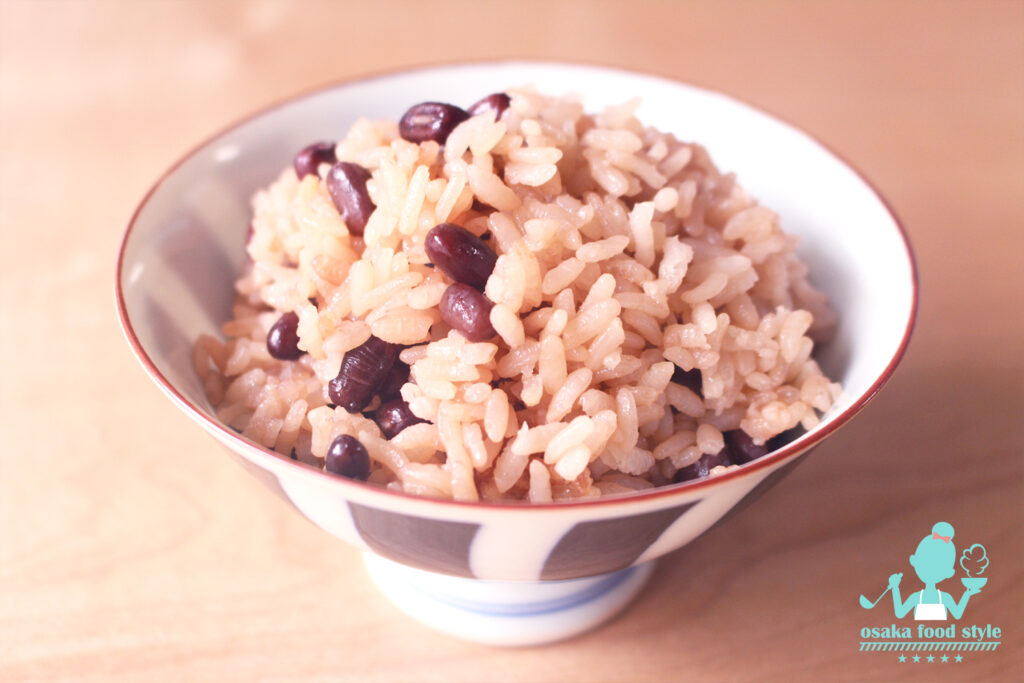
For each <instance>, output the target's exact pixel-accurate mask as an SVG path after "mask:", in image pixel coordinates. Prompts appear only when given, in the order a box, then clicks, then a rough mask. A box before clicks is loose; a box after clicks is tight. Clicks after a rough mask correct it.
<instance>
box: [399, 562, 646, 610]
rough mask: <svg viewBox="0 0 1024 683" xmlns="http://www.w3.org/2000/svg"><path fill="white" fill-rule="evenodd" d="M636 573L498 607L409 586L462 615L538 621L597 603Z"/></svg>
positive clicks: (618, 574)
mask: <svg viewBox="0 0 1024 683" xmlns="http://www.w3.org/2000/svg"><path fill="white" fill-rule="evenodd" d="M637 570H638V569H637V567H630V568H628V569H623V570H621V571H618V572H615V573H613V574H609V575H608V576H606V577H605V578H604V579H602V580H601V581H599V582H597V583H595V584H592V585H590V586H587V587H586V588H584V589H583V590H580V591H577V592H576V593H572V594H570V595H566V596H563V597H560V598H556V599H554V600H541V601H537V602H524V603H516V604H498V603H484V602H473V601H470V600H459V599H457V598H452V597H450V596H442V595H439V594H437V593H435V592H432V591H431V590H429V589H428V588H426V587H424V586H422V585H420V584H418V583H416V582H410V585H411V586H412V587H413V588H415V589H416V590H417V591H419V592H421V593H423V594H425V595H429V596H430V597H431V598H432V599H434V600H437V601H438V602H441V603H444V604H445V605H448V606H449V607H454V608H456V609H459V610H462V611H464V612H471V613H473V614H479V615H482V616H490V617H537V616H543V615H545V614H553V613H555V612H563V611H566V610H570V609H573V608H575V607H579V606H580V605H583V604H586V603H588V602H591V601H592V600H597V599H598V598H600V597H602V596H604V595H606V594H607V593H610V592H611V591H613V590H615V589H616V588H618V587H619V586H620V585H622V584H623V583H624V582H625V581H626V580H627V579H629V578H630V577H631V576H632V575H633V573H634V572H636V571H637Z"/></svg>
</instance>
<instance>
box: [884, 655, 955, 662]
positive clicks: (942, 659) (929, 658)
mask: <svg viewBox="0 0 1024 683" xmlns="http://www.w3.org/2000/svg"><path fill="white" fill-rule="evenodd" d="M925 659H926V661H929V662H934V661H935V659H936V658H935V655H928V656H927V657H926V658H925ZM951 659H952V661H954V662H962V661H964V658H963V655H957V656H956V657H953V658H950V657H949V655H945V654H944V655H942V657H940V658H939V661H940V662H948V661H950V660H951ZM896 660H897V661H899V662H900V663H904V662H907V661H910V660H908V659H907V655H905V654H902V653H901V654H900V656H899V657H897V658H896ZM912 661H914V662H920V661H921V656H920V655H914V656H913V658H912Z"/></svg>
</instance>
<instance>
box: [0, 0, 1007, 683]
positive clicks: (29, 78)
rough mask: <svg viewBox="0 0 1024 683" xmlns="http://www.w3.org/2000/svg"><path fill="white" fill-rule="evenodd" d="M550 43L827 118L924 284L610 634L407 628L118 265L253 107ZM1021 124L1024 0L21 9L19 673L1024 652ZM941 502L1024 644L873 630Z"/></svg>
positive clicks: (8, 468)
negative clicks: (177, 173) (494, 641)
mask: <svg viewBox="0 0 1024 683" xmlns="http://www.w3.org/2000/svg"><path fill="white" fill-rule="evenodd" d="M541 13H544V14H548V15H550V16H548V17H547V18H545V19H544V20H542V21H541V20H538V18H537V16H538V15H539V14H541ZM449 26H450V27H452V28H451V29H449ZM520 56H526V57H541V58H551V59H567V60H573V61H585V62H597V63H602V64H614V65H620V66H625V67H631V68H636V69H640V70H644V71H651V72H655V73H659V74H663V75H667V76H671V77H676V78H679V79H682V80H686V81H690V82H693V83H697V84H700V85H706V86H710V87H714V88H717V89H720V90H722V91H725V92H727V93H731V94H734V95H737V96H739V97H741V98H743V99H745V100H748V101H750V102H752V103H754V104H756V105H759V106H762V107H764V108H766V109H767V110H769V111H771V112H773V113H776V114H778V115H781V116H782V117H783V118H785V119H787V120H789V121H792V122H794V123H796V124H797V125H800V126H802V127H804V128H806V129H807V130H809V131H810V132H812V133H813V134H815V135H816V136H818V137H819V138H820V139H822V140H824V141H825V142H826V143H827V144H829V145H830V146H831V147H833V148H834V149H836V150H837V151H839V152H840V153H841V154H843V155H844V156H845V157H846V158H847V159H849V160H850V161H851V162H852V163H853V164H854V165H855V166H857V167H858V168H860V169H861V170H862V171H864V172H865V174H866V175H867V176H868V177H869V178H871V179H872V180H873V182H874V183H875V184H876V185H877V186H878V187H879V188H880V189H881V191H882V192H883V193H884V194H885V195H886V196H887V198H888V199H889V200H890V201H891V203H892V205H893V207H894V208H895V210H896V212H897V213H898V214H899V215H900V216H901V218H902V219H903V220H904V222H905V224H906V228H907V230H908V232H909V233H910V236H911V238H912V240H913V243H914V246H915V248H916V252H917V256H918V259H919V262H920V266H921V286H922V301H921V312H920V317H919V321H918V327H917V331H916V333H915V337H914V341H913V344H912V346H911V348H910V351H909V354H908V355H907V357H906V360H905V361H904V363H903V365H902V366H901V368H900V370H899V371H898V372H897V374H896V376H895V378H894V379H893V380H892V382H891V383H890V384H889V386H888V387H886V389H885V390H884V391H883V392H882V393H881V394H880V396H879V397H878V398H877V399H876V400H875V401H874V402H873V403H872V404H871V406H870V407H869V408H868V409H867V410H865V411H864V413H863V414H862V415H861V416H860V417H859V418H857V419H856V420H855V421H854V422H853V423H852V424H851V425H850V426H849V427H848V428H846V429H844V430H842V431H841V432H840V433H839V434H838V435H836V436H835V437H834V438H833V439H831V440H829V441H828V442H827V444H826V445H824V446H822V447H821V448H820V449H819V450H818V451H816V452H815V454H814V455H813V456H812V457H811V458H810V459H809V460H808V461H807V462H806V463H805V464H804V465H802V467H801V468H799V469H798V470H797V471H796V472H795V473H794V474H793V475H792V476H791V477H790V478H789V479H788V480H786V481H785V482H784V483H783V484H781V485H780V486H779V487H778V488H776V489H774V490H772V491H770V492H769V493H768V494H767V495H766V496H765V497H764V498H763V499H762V500H761V501H759V502H758V504H757V505H756V506H753V507H752V508H750V509H748V510H747V511H745V512H743V513H742V514H740V515H739V516H737V517H735V518H733V519H731V520H729V521H728V522H727V523H725V524H723V525H721V526H719V527H717V528H715V529H714V530H712V531H711V532H709V533H708V534H706V535H704V536H703V537H701V538H699V539H698V540H696V541H695V542H693V543H691V544H690V545H689V546H687V547H686V548H684V549H682V550H680V551H678V552H676V553H673V554H672V555H670V556H668V557H666V558H664V559H663V560H662V561H661V562H660V563H659V565H658V568H657V571H656V574H655V577H654V580H653V582H652V583H651V585H650V587H649V588H648V589H647V590H646V591H645V592H644V593H643V594H642V595H641V597H640V598H639V599H638V600H637V602H636V603H635V604H634V605H632V606H631V607H630V609H629V610H628V611H627V612H626V613H625V614H623V615H622V616H621V617H620V618H619V619H617V620H616V621H614V622H613V623H611V624H610V625H608V626H606V627H605V628H602V629H600V630H598V631H596V632H593V633H591V634H588V635H586V636H584V637H582V638H579V639H576V640H573V641H570V642H567V643H563V644H556V645H551V646H548V647H543V648H534V649H522V650H501V649H495V648H486V647H480V646H475V645H469V644H464V643H461V642H458V641H454V640H451V639H449V638H447V637H444V636H441V635H438V634H435V633H433V632H431V631H429V630H427V629H426V628H424V627H421V626H419V625H418V624H417V623H415V622H412V621H410V620H408V619H406V618H405V617H404V616H402V615H401V614H400V613H399V612H398V611H397V610H396V609H395V608H394V607H393V606H391V605H390V604H389V603H387V602H386V601H385V600H384V599H382V598H381V597H380V596H379V595H378V594H377V593H376V592H375V590H374V589H373V587H372V586H371V584H370V582H369V580H368V579H367V577H366V575H365V573H364V571H363V569H362V565H361V561H360V557H359V555H358V553H357V552H355V551H354V550H352V549H351V548H349V547H347V546H344V545H342V544H341V543H338V542H336V541H334V540H332V539H331V538H329V537H328V536H327V535H326V534H325V533H323V532H322V531H320V530H319V529H317V528H315V527H313V526H312V525H311V524H309V523H308V522H306V521H305V520H304V519H303V518H301V517H300V516H299V515H298V514H297V513H295V512H293V511H292V510H290V509H287V508H286V507H285V506H284V505H283V504H281V503H280V502H279V501H278V500H277V499H275V498H274V497H273V496H271V495H270V494H269V493H267V492H265V491H264V490H263V489H261V488H260V486H259V485H258V484H257V483H256V482H255V481H254V480H251V479H249V478H248V475H246V474H245V473H244V472H243V471H242V470H240V469H239V468H238V467H237V466H236V465H234V464H233V463H232V462H231V461H230V459H229V458H227V457H226V456H225V455H224V454H223V453H222V452H221V451H220V450H219V449H218V447H216V446H215V445H214V444H213V443H212V442H211V441H210V440H209V439H208V437H206V436H205V435H204V434H203V433H201V431H200V430H199V429H198V428H196V427H194V426H193V425H192V424H191V423H189V422H188V420H187V419H186V418H185V417H184V416H182V415H180V414H179V413H178V412H177V411H176V410H175V409H174V408H173V407H172V406H171V405H170V403H169V402H168V401H167V400H166V399H165V398H164V397H163V396H162V395H161V394H160V393H159V392H158V391H157V390H156V389H155V388H154V386H153V385H152V384H151V383H150V382H149V380H148V379H147V378H146V377H145V376H144V374H143V373H142V371H141V370H140V369H139V367H138V366H137V365H136V363H135V362H134V360H133V359H132V358H131V356H130V354H129V352H128V349H127V345H126V344H125V343H124V342H123V341H122V339H121V338H120V333H119V331H118V329H117V323H116V320H115V316H114V313H113V297H112V288H113V272H114V258H115V254H116V248H117V244H118V242H119V240H120V237H121V234H122V231H123V228H124V226H125V224H126V221H127V219H128V217H129V216H130V214H131V212H132V210H133V208H134V206H135V204H136V203H137V201H138V200H139V199H140V198H141V196H142V195H143V193H144V192H145V190H146V189H147V188H148V187H149V185H150V183H151V182H152V181H153V180H154V179H155V178H156V177H157V175H158V174H159V173H161V172H162V171H163V170H164V169H165V168H166V167H167V166H168V165H170V163H172V162H173V161H174V160H175V159H177V158H178V156H179V155H181V154H182V153H183V152H184V151H185V150H186V149H187V148H188V147H190V146H191V145H192V144H194V143H195V142H197V141H199V140H200V139H202V138H204V137H205V136H207V135H209V134H210V133H212V132H214V131H215V130H218V129H219V128H221V127H223V126H224V125H225V124H227V123H228V122H230V121H233V120H235V119H237V118H239V117H241V116H243V115H245V114H246V113H247V112H249V111H250V110H252V109H254V108H256V107H259V106H263V105H265V104H267V103H269V102H272V101H274V100H277V99H280V98H282V97H285V96H288V95H291V94H293V93H296V92H299V91H303V90H306V89H309V88H311V87H314V86H317V85H319V84H323V83H327V82H331V81H334V80H338V79H343V78H347V77H351V76H355V75H360V74H364V73H368V72H378V71H383V70H389V69H394V68H398V67H403V66H410V65H416V64H421V63H424V62H442V61H451V60H458V59H472V58H476V59H482V58H500V57H520ZM501 85H504V84H498V83H496V84H495V86H496V87H500V86H501ZM1022 123H1024V4H1022V3H1021V2H960V3H956V2H846V3H835V2H814V3H812V2H761V3H757V2H722V3H707V4H690V3H686V4H683V3H670V2H649V3H624V2H621V3H620V2H594V3H587V2H563V3H554V2H550V3H549V2H530V1H524V2H518V3H515V4H512V3H489V2H479V3H471V2H439V1H435V2H431V3H412V2H409V3H405V2H393V1H380V0H378V1H375V2H368V3H347V4H335V3H318V2H301V3H286V2H283V1H282V2H273V1H268V2H258V3H234V2H218V3H201V2H165V1H156V0H151V1H143V2H127V1H126V2H72V1H55V0H49V1H43V0H40V1H36V2H26V1H23V0H4V1H3V2H0V150H2V151H0V235H2V243H0V244H2V246H0V259H2V262H0V278H2V287H0V304H2V306H0V312H2V316H0V320H2V323H0V325H2V327H0V358H2V359H3V375H2V377H0V415H3V416H4V417H3V422H2V428H3V432H2V433H3V436H4V439H5V442H6V443H5V448H4V449H3V451H2V452H0V680H4V681H7V680H12V681H51V680H78V681H120V680H124V681H128V680H130V681H136V680H174V681H177V680H189V681H223V680H269V681H276V680H281V681H285V680H287V681H317V680H359V681H395V680H417V681H478V680H493V681H504V680H507V681H678V680H699V681H823V680H986V681H988V680H1005V681H1011V680H1021V679H1024V653H1022V647H1021V639H1022V637H1024V627H1022V623H1024V622H1022V620H1021V618H1020V617H1021V614H1022V608H1024V588H1022V586H1024V581H1022V579H1024V534H1022V531H1021V530H1022V528H1024V509H1022V500H1024V498H1022V494H1024V458H1022V448H1024V428H1022V420H1021V413H1022V408H1024V391H1022V384H1024V381H1022V378H1024V316H1022V314H1021V311H1022V310H1024V297H1022V292H1024V277H1022V268H1021V261H1022V257H1024V240H1022V233H1024V230H1022V226H1021V216H1022V215H1024V171H1022V169H1024V133H1022V131H1024V126H1022ZM938 519H947V520H948V521H950V522H952V523H954V525H955V526H956V528H957V530H958V532H959V533H961V534H962V535H963V537H964V538H967V537H972V538H973V537H977V538H979V539H984V543H985V544H986V546H987V547H988V548H989V552H990V555H991V557H992V572H991V574H992V578H991V580H990V583H989V585H988V586H987V587H986V589H985V591H984V592H983V593H982V594H981V596H979V597H978V598H976V599H975V600H974V601H972V602H971V605H970V608H969V610H968V615H969V618H967V619H965V621H964V623H979V624H985V623H992V624H997V625H1002V626H1003V628H1004V631H1005V638H1004V643H1003V645H1002V646H1001V647H1000V648H999V649H998V650H997V651H996V652H995V653H989V654H986V655H984V656H982V655H975V656H971V657H969V658H968V659H967V660H966V661H964V662H963V663H961V664H956V665H953V664H944V665H942V664H937V663H936V664H931V665H925V664H916V665H913V664H899V663H898V662H896V661H895V658H894V657H890V656H886V655H878V654H867V653H859V652H857V647H858V640H859V633H858V632H859V629H860V627H861V626H864V625H882V621H883V620H884V617H879V618H877V619H876V618H875V616H877V615H874V613H872V614H871V615H870V616H869V615H868V613H866V612H864V611H863V610H860V608H859V607H857V603H856V596H857V595H858V594H859V593H875V594H876V593H877V592H880V591H881V590H882V589H883V588H884V587H885V580H886V577H887V576H888V574H889V573H891V572H892V571H894V570H895V569H894V568H896V567H900V566H903V565H904V564H905V562H906V556H907V555H908V554H909V553H910V552H912V550H913V545H914V543H916V539H918V538H919V537H920V535H921V534H922V533H923V532H924V531H927V529H929V528H930V526H931V524H932V523H933V522H934V521H936V520H938ZM901 563H902V564H901Z"/></svg>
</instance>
